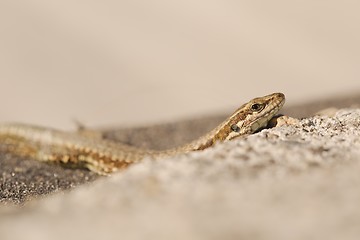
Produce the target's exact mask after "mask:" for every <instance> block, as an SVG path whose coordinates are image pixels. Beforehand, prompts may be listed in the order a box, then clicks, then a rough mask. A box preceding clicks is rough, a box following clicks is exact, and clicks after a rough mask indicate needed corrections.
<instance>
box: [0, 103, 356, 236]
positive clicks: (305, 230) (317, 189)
mask: <svg viewBox="0 0 360 240" xmlns="http://www.w3.org/2000/svg"><path fill="white" fill-rule="evenodd" d="M359 172H360V109H343V110H340V111H339V112H337V114H336V115H335V116H334V117H324V116H321V117H312V118H307V119H304V120H302V121H301V122H300V124H299V125H296V126H283V127H278V128H273V129H269V130H264V131H262V132H260V133H258V134H254V135H251V136H249V137H247V138H244V139H238V140H235V141H232V142H227V143H224V144H218V145H216V146H215V147H213V148H211V149H208V150H205V151H202V152H195V153H191V154H186V155H182V156H177V157H174V158H171V159H163V160H159V161H151V160H145V161H144V162H142V163H139V164H137V165H134V166H132V167H130V168H129V169H128V170H126V171H124V172H122V173H119V174H116V175H114V176H112V177H109V178H105V179H102V180H99V181H97V182H95V183H93V184H89V185H87V186H84V187H80V188H78V189H75V190H74V191H71V192H69V193H65V194H55V195H54V196H52V197H49V198H45V199H43V200H40V201H36V202H33V203H30V204H28V205H27V206H25V207H24V208H22V209H12V208H10V209H8V208H5V207H2V208H0V213H1V215H0V239H2V240H7V239H38V240H41V239H44V240H45V239H55V240H56V239H206V240H212V239H277V240H278V239H358V236H360V208H359V203H360V174H359Z"/></svg>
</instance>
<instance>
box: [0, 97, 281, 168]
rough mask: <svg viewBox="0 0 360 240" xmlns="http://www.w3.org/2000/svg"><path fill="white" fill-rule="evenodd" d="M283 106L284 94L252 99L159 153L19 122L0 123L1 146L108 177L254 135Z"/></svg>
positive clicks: (15, 152) (32, 156) (20, 154)
mask: <svg viewBox="0 0 360 240" xmlns="http://www.w3.org/2000/svg"><path fill="white" fill-rule="evenodd" d="M284 103H285V95H284V94H283V93H272V94H269V95H266V96H263V97H257V98H254V99H252V100H250V101H249V102H247V103H245V104H243V105H242V106H240V107H239V108H238V109H237V110H236V111H235V112H234V113H233V114H231V115H230V116H229V117H228V118H226V120H224V121H223V122H222V123H220V124H219V125H218V126H217V127H215V128H214V129H213V130H211V131H210V132H208V133H207V134H205V135H204V136H202V137H200V138H198V139H196V140H194V141H192V142H190V143H187V144H185V145H183V146H180V147H175V148H172V149H168V150H162V151H160V150H157V151H156V150H147V149H141V148H136V147H133V146H129V145H126V144H122V143H117V142H114V141H111V140H108V139H103V138H98V137H91V136H89V135H88V136H86V135H82V134H79V133H77V132H65V131H60V130H56V129H51V128H46V127H40V126H33V125H27V124H21V123H3V124H0V143H2V144H4V145H5V150H6V151H7V152H9V153H11V154H15V155H18V156H22V157H29V158H33V159H36V160H39V161H43V162H49V163H51V162H53V163H61V164H64V165H65V166H76V167H85V168H87V169H89V170H90V171H93V172H96V173H98V174H101V175H108V174H111V173H113V172H117V171H119V170H121V169H124V168H126V167H127V166H129V165H130V164H133V163H136V162H139V161H141V160H142V159H144V158H145V157H150V158H153V159H160V158H165V157H169V156H174V155H177V154H182V153H188V152H191V151H199V150H204V149H206V148H208V147H211V146H213V145H214V144H216V143H219V142H224V141H229V140H232V139H235V138H238V137H243V136H246V135H249V134H253V133H255V132H257V131H259V130H260V129H262V128H264V127H265V126H266V125H267V124H268V123H269V121H270V120H271V119H273V117H274V116H275V115H276V114H277V113H278V111H279V110H280V109H281V108H282V106H283V105H284Z"/></svg>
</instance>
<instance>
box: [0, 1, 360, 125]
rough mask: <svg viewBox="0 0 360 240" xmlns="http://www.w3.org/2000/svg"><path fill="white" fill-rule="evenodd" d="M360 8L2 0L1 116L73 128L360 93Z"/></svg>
mask: <svg viewBox="0 0 360 240" xmlns="http://www.w3.org/2000/svg"><path fill="white" fill-rule="evenodd" d="M359 9H360V2H358V1H330V0H328V1H285V0H276V1H228V0H227V1H204V0H196V1H194V0H191V1H189V0H183V1H167V0H166V1H165V0H154V1H134V0H131V1H130V0H123V1H113V0H104V1H91V0H90V1H86V2H84V1H76V0H75V1H74V0H72V1H69V0H62V1H45V0H33V1H10V0H2V1H1V3H0V29H1V32H0V83H1V94H0V108H1V114H0V121H21V122H27V123H35V124H41V125H46V126H52V127H58V128H63V129H72V128H74V122H73V120H74V119H76V120H79V121H80V122H82V123H84V124H86V125H87V126H106V125H136V124H148V123H152V122H163V121H172V120H175V119H179V118H180V119H183V118H186V117H190V116H198V115H206V114H210V113H218V112H227V111H232V110H233V109H234V108H236V107H237V106H238V105H239V104H241V103H243V102H244V101H246V100H248V99H250V98H253V97H255V96H262V95H264V94H267V93H270V92H275V91H281V92H284V93H285V94H286V95H287V104H288V105H289V104H290V105H291V104H295V103H302V102H308V101H311V100H316V99H322V98H331V97H335V96H342V95H347V94H357V93H359V92H360V80H359V77H360V68H359V63H360V45H359V42H360V24H359V23H360V15H359Z"/></svg>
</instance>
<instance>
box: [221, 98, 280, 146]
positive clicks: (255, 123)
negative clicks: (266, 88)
mask: <svg viewBox="0 0 360 240" xmlns="http://www.w3.org/2000/svg"><path fill="white" fill-rule="evenodd" d="M284 103H285V95H284V94H282V93H273V94H269V95H266V96H264V97H258V98H254V99H253V100H251V101H249V102H248V103H245V104H244V105H242V106H241V107H240V108H238V109H237V110H236V111H235V112H234V113H233V114H232V115H231V116H230V117H229V118H228V119H227V120H226V121H225V122H224V123H223V124H222V126H221V128H220V130H219V131H218V133H217V134H216V136H215V139H217V140H220V141H226V140H231V139H234V138H236V137H239V136H243V135H247V134H251V133H254V132H256V131H257V130H259V129H260V128H262V127H265V126H266V125H267V123H268V122H269V120H270V119H271V118H272V117H273V116H274V115H275V114H276V113H277V112H278V111H279V110H280V108H281V107H282V106H283V105H284Z"/></svg>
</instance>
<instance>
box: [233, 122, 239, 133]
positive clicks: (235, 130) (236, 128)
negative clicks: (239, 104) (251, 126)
mask: <svg viewBox="0 0 360 240" xmlns="http://www.w3.org/2000/svg"><path fill="white" fill-rule="evenodd" d="M231 130H232V131H233V132H240V128H239V126H238V125H236V124H233V125H231Z"/></svg>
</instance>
